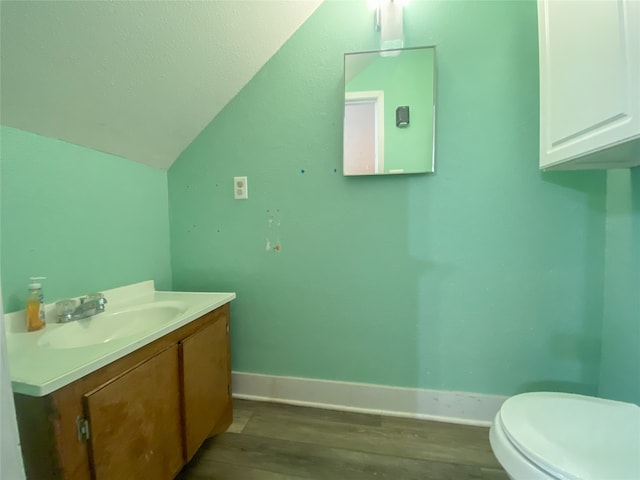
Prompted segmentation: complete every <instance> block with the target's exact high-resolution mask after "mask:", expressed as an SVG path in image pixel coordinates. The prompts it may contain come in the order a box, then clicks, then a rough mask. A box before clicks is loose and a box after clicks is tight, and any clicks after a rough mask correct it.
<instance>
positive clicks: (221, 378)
mask: <svg viewBox="0 0 640 480" xmlns="http://www.w3.org/2000/svg"><path fill="white" fill-rule="evenodd" d="M228 322H229V317H228V315H225V316H221V317H220V318H218V319H217V320H216V321H215V322H214V323H213V324H211V325H209V326H207V327H205V328H203V329H202V330H201V331H199V332H196V333H194V334H193V335H191V336H190V337H188V338H186V339H185V340H184V341H183V342H182V343H181V349H182V368H183V403H184V422H185V426H184V431H185V453H186V458H187V461H189V460H190V459H191V458H192V457H193V455H194V454H195V452H196V451H197V450H198V448H199V447H200V445H202V442H203V441H204V440H205V439H206V438H207V437H209V436H210V435H211V434H213V433H217V430H218V429H219V427H220V422H221V421H222V422H226V423H230V421H231V418H230V417H231V415H232V410H231V408H232V407H231V396H230V391H229V390H230V385H231V379H230V362H229V348H228V325H229V323H228ZM227 419H228V422H227ZM227 427H228V424H225V425H224V426H223V428H222V430H224V429H226V428H227Z"/></svg>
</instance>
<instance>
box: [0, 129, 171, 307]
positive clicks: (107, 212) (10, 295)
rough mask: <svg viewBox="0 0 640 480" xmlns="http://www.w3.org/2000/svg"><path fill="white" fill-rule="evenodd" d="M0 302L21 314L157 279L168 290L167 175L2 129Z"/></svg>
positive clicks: (81, 148)
mask: <svg viewBox="0 0 640 480" xmlns="http://www.w3.org/2000/svg"><path fill="white" fill-rule="evenodd" d="M0 141H1V144H0V170H1V174H0V181H1V187H2V191H1V193H0V207H1V209H0V213H1V217H0V222H1V237H2V239H1V242H0V244H1V245H2V250H1V252H0V254H1V260H0V263H1V264H2V294H3V297H4V308H5V311H7V312H12V311H16V310H21V309H23V308H24V301H25V299H26V287H27V283H28V277H30V276H34V275H42V276H46V277H47V280H46V281H45V283H44V293H45V297H46V301H47V302H52V301H55V300H58V299H61V298H66V297H71V296H78V295H82V294H85V293H88V292H91V291H96V290H105V289H109V288H114V287H118V286H122V285H126V284H130V283H134V282H138V281H142V280H149V279H153V280H155V281H156V287H157V288H159V289H169V288H170V287H171V266H170V260H169V254H170V252H169V218H168V213H167V212H168V198H167V178H166V177H167V174H166V172H165V171H163V170H159V169H156V168H151V167H148V166H145V165H141V164H138V163H134V162H131V161H129V160H125V159H122V158H119V157H115V156H113V155H108V154H106V153H101V152H97V151H95V150H90V149H87V148H84V147H79V146H77V145H71V144H68V143H65V142H62V141H59V140H54V139H50V138H45V137H41V136H38V135H34V134H31V133H27V132H23V131H20V130H16V129H13V128H9V127H1V130H0Z"/></svg>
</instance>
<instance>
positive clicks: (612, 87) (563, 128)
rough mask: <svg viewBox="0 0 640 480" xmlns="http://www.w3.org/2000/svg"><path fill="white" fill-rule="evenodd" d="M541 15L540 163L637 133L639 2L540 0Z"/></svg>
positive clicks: (639, 102)
mask: <svg viewBox="0 0 640 480" xmlns="http://www.w3.org/2000/svg"><path fill="white" fill-rule="evenodd" d="M538 14H539V15H538V16H539V19H538V21H539V42H540V166H541V167H543V168H545V167H550V166H553V165H555V164H559V163H563V162H566V161H568V160H571V159H573V158H577V157H584V156H585V155H587V154H590V153H593V152H597V151H600V150H602V149H605V148H608V147H612V146H615V145H618V144H621V143H623V142H626V141H629V140H632V139H634V138H637V137H639V136H640V89H639V88H638V85H639V83H640V73H639V69H640V46H639V43H640V35H639V34H638V24H639V22H640V5H639V4H638V2H637V1H636V0H631V1H629V0H612V1H554V0H538ZM593 158H594V157H590V158H588V159H585V162H584V163H585V164H586V163H588V162H590V161H592V159H593ZM596 161H597V157H596ZM622 161H623V162H625V161H626V162H629V161H632V159H623V160H622ZM578 163H579V162H578ZM627 166H628V165H627ZM612 167H615V165H612Z"/></svg>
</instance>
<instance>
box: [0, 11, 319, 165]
mask: <svg viewBox="0 0 640 480" xmlns="http://www.w3.org/2000/svg"><path fill="white" fill-rule="evenodd" d="M321 1H322V0H296V1H293V0H253V1H250V0H209V1H186V0H182V1H106V0H98V1H79V0H78V1H9V0H1V1H0V54H1V64H0V82H1V83H0V123H1V124H2V125H5V126H10V127H15V128H19V129H21V130H25V131H28V132H32V133H36V134H40V135H43V136H47V137H52V138H58V139H61V140H65V141H67V142H70V143H74V144H78V145H82V146H85V147H89V148H92V149H95V150H100V151H104V152H108V153H111V154H114V155H118V156H121V157H124V158H127V159H129V160H133V161H137V162H141V163H145V164H148V165H152V166H156V167H159V168H163V169H167V168H169V167H170V166H171V164H172V162H173V161H174V160H175V159H176V158H177V157H178V155H180V153H181V152H182V151H183V150H184V149H185V148H186V147H187V146H188V145H189V144H190V143H191V142H192V141H193V139H194V138H195V137H196V136H197V135H198V134H199V133H200V132H201V131H202V129H203V128H204V127H205V126H206V125H207V124H208V123H209V122H210V121H211V120H212V119H213V118H214V117H215V116H216V115H217V114H218V112H220V110H221V109H222V108H223V107H224V106H225V105H226V104H227V103H228V102H229V101H230V100H231V99H232V98H233V97H234V96H235V95H236V94H237V93H238V92H239V91H240V90H241V89H242V87H244V86H245V85H246V84H247V83H248V82H249V80H250V79H251V78H252V77H253V76H254V75H255V74H256V72H257V71H258V70H259V69H260V68H261V67H262V66H263V65H264V64H265V63H266V62H267V61H268V60H269V59H270V58H271V57H272V56H273V54H274V53H275V52H277V51H278V49H279V48H280V47H281V46H282V44H283V43H284V42H286V41H287V39H288V38H289V37H290V36H291V35H292V34H293V33H294V32H295V31H296V30H297V29H298V27H299V26H300V25H301V24H302V23H304V21H305V20H306V19H307V18H308V17H309V16H310V15H311V14H312V13H313V12H314V11H315V9H316V8H317V7H318V6H319V5H320V3H321Z"/></svg>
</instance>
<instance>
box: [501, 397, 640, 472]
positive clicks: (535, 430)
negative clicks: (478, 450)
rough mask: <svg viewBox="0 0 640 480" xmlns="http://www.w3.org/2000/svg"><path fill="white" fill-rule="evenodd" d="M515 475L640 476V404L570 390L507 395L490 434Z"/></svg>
mask: <svg viewBox="0 0 640 480" xmlns="http://www.w3.org/2000/svg"><path fill="white" fill-rule="evenodd" d="M489 439H490V441H491V448H492V449H493V453H494V454H495V456H496V458H497V459H498V461H499V462H500V464H501V465H502V467H503V468H504V469H505V470H506V472H507V474H509V476H510V477H511V478H512V479H514V480H538V479H545V480H549V479H563V480H564V479H567V480H578V479H580V480H627V479H634V480H638V479H640V407H638V405H634V404H631V403H624V402H616V401H613V400H604V399H601V398H594V397H586V396H583V395H575V394H569V393H548V392H534V393H523V394H521V395H516V396H514V397H511V398H509V399H507V400H506V401H505V402H504V403H503V404H502V407H501V408H500V411H499V412H498V414H497V415H496V418H495V420H494V421H493V425H492V426H491V430H490V433H489Z"/></svg>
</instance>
